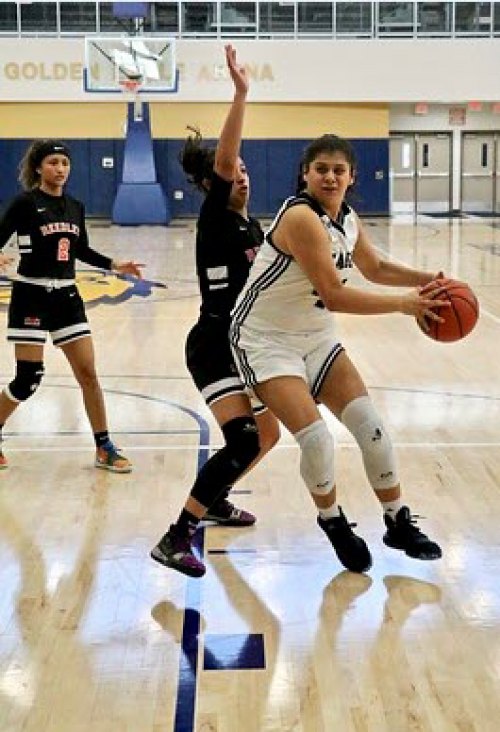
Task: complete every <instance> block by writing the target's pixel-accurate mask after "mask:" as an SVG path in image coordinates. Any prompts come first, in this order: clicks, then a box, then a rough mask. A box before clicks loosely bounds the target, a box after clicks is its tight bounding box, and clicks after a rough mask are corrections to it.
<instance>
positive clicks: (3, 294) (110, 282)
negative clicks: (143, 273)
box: [0, 270, 167, 308]
mask: <svg viewBox="0 0 500 732" xmlns="http://www.w3.org/2000/svg"><path fill="white" fill-rule="evenodd" d="M76 284H77V285H78V290H79V291H80V295H81V296H82V298H83V301H84V303H85V305H87V306H90V307H91V306H94V305H117V304H118V303H121V302H125V301H126V300H129V299H130V298H132V297H142V298H144V297H150V296H151V295H152V293H153V291H154V290H155V289H163V290H164V289H166V287H167V286H166V285H165V283H163V282H153V281H151V280H138V279H137V278H136V277H131V276H130V275H120V274H114V273H110V272H104V271H103V272H99V271H97V270H81V271H79V272H77V273H76ZM11 288H12V279H11V278H10V277H5V276H1V277H0V308H1V307H2V306H4V307H7V306H8V304H9V302H10V293H11Z"/></svg>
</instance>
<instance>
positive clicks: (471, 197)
mask: <svg viewBox="0 0 500 732" xmlns="http://www.w3.org/2000/svg"><path fill="white" fill-rule="evenodd" d="M461 190H462V196H461V200H462V205H461V209H462V211H464V212H466V213H471V214H474V213H479V214H481V213H485V214H488V213H500V132H464V134H463V136H462V175H461Z"/></svg>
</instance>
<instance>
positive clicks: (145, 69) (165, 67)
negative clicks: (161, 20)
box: [83, 35, 178, 94]
mask: <svg viewBox="0 0 500 732" xmlns="http://www.w3.org/2000/svg"><path fill="white" fill-rule="evenodd" d="M83 78H84V89H85V91H86V92H91V93H99V92H101V93H108V94H109V93H111V94H112V93H118V92H122V91H123V86H124V84H125V86H126V84H127V81H129V80H132V81H134V80H136V81H138V82H139V87H138V90H137V91H138V92H139V93H147V94H151V93H164V94H165V93H170V94H171V93H173V92H176V91H177V89H178V71H177V67H176V62H175V38H166V37H158V36H154V37H153V36H146V35H139V36H125V35H124V36H87V37H86V38H85V70H84V77H83Z"/></svg>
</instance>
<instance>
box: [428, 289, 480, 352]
mask: <svg viewBox="0 0 500 732" xmlns="http://www.w3.org/2000/svg"><path fill="white" fill-rule="evenodd" d="M436 285H437V286H440V287H446V290H444V291H443V292H440V293H439V294H438V295H436V296H435V299H437V300H449V301H450V306H449V307H439V308H435V309H434V311H433V312H435V313H436V314H437V315H439V317H440V318H444V323H438V322H437V321H436V320H429V319H427V324H428V326H429V330H424V329H423V328H422V327H421V326H420V323H419V327H420V329H421V330H422V333H425V335H426V336H429V338H432V339H433V340H435V341H440V342H441V343H452V342H453V341H459V340H461V339H462V338H465V336H467V335H469V333H470V332H471V330H472V329H473V328H474V326H475V325H476V323H477V320H478V318H479V303H478V301H477V298H476V296H475V295H474V293H473V292H472V290H471V289H470V287H469V286H468V285H467V284H466V283H465V282H459V281H458V280H449V279H438V280H434V281H433V282H429V284H428V285H426V286H425V287H424V288H423V290H422V292H424V293H425V291H426V290H431V289H433V288H435V287H436Z"/></svg>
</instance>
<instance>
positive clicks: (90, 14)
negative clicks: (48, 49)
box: [59, 2, 97, 33]
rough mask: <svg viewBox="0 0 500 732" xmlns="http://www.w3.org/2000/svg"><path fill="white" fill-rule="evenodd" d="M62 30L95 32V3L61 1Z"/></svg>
mask: <svg viewBox="0 0 500 732" xmlns="http://www.w3.org/2000/svg"><path fill="white" fill-rule="evenodd" d="M59 8H60V14H61V32H62V33H69V32H71V31H73V32H80V33H95V31H96V24H97V14H96V6H95V3H67V2H61V4H60V6H59Z"/></svg>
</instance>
